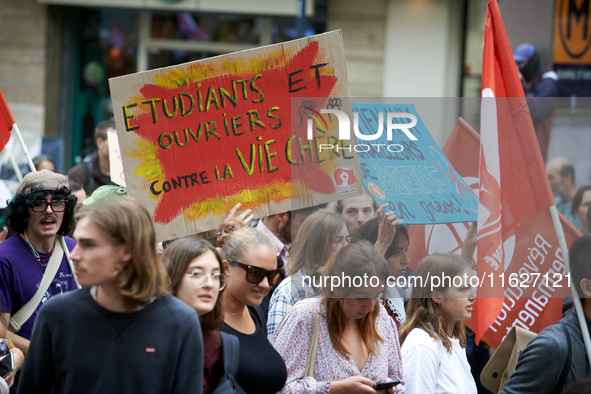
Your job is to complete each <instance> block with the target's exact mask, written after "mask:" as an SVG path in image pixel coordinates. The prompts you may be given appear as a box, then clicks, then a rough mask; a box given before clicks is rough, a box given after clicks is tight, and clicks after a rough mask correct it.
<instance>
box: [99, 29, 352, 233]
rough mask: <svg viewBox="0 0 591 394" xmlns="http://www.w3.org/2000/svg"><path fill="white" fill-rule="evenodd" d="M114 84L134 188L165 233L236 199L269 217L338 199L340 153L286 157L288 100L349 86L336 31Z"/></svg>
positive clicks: (221, 211) (338, 92)
mask: <svg viewBox="0 0 591 394" xmlns="http://www.w3.org/2000/svg"><path fill="white" fill-rule="evenodd" d="M109 83H110V88H111V94H112V100H113V108H114V112H115V121H116V123H117V130H118V135H119V144H120V146H121V153H122V158H123V168H124V173H125V181H126V184H127V188H128V192H129V193H130V194H131V195H132V196H134V197H136V198H137V199H139V200H140V202H141V203H142V204H143V205H144V206H146V207H147V208H148V209H149V210H150V211H151V212H153V218H154V221H155V223H156V225H157V232H158V238H159V239H160V240H163V239H169V238H175V237H178V236H182V235H187V234H194V233H198V232H201V231H205V230H209V229H212V228H215V227H217V226H218V225H219V223H220V222H221V220H222V217H223V216H225V214H226V213H227V211H228V210H229V209H230V208H231V207H232V206H233V205H234V204H236V203H238V202H240V203H242V208H243V209H246V208H251V209H253V211H254V214H255V216H256V217H262V216H266V215H269V214H274V213H279V212H285V211H288V210H291V209H297V208H303V207H306V206H311V205H315V204H319V203H322V202H329V201H334V200H336V199H338V198H339V196H338V194H337V193H336V192H337V190H336V186H335V185H334V183H333V182H331V181H330V175H329V174H330V173H331V171H332V170H333V169H334V168H337V167H340V166H342V161H343V158H342V157H337V156H335V157H332V158H331V159H330V160H329V162H323V163H322V164H320V163H318V162H312V161H305V162H298V163H294V162H293V161H290V160H289V159H290V155H291V147H290V145H289V144H291V143H293V142H294V138H292V137H293V134H292V130H291V124H292V121H291V117H292V114H291V99H292V98H294V97H309V96H313V97H324V98H326V100H328V98H329V97H343V96H347V95H348V85H347V74H346V70H345V64H344V53H343V43H342V37H341V34H340V32H339V31H335V32H330V33H326V34H321V35H316V36H312V37H308V38H305V39H300V40H295V41H290V42H286V43H283V44H277V45H270V46H266V47H261V48H257V49H253V50H248V51H242V52H237V53H234V54H229V55H224V56H218V57H213V58H209V59H204V60H200V61H196V62H191V63H186V64H181V65H178V66H174V67H167V68H162V69H157V70H152V71H147V72H142V73H137V74H132V75H128V76H123V77H119V78H112V79H110V80H109ZM301 132H303V133H305V130H304V129H302V130H301ZM297 138H299V139H300V140H305V138H306V136H305V134H304V135H301V136H296V137H295V139H297ZM351 162H353V163H352V164H350V163H351ZM354 162H355V160H349V163H348V164H347V165H348V166H351V167H353V168H356V169H357V171H359V167H358V163H357V164H356V163H354ZM298 174H305V176H300V177H298ZM294 176H296V179H294V178H293V177H294ZM319 178H320V179H321V181H319V180H318V179H319ZM322 179H326V180H328V181H323V180H322ZM357 189H360V188H359V187H357ZM359 192H360V190H356V191H353V192H352V193H353V194H354V195H355V193H359Z"/></svg>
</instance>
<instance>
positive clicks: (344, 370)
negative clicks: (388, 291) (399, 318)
mask: <svg viewBox="0 0 591 394" xmlns="http://www.w3.org/2000/svg"><path fill="white" fill-rule="evenodd" d="M310 302H311V303H312V304H313V305H314V306H315V307H316V310H317V311H318V312H319V314H320V330H319V334H318V347H317V352H316V362H315V364H314V376H313V377H312V376H308V377H304V374H305V371H306V360H307V357H308V349H309V347H310V341H311V338H312V332H313V330H314V323H315V314H314V311H313V310H312V308H311V306H310V305H309V304H308V303H310ZM376 324H377V329H378V333H379V334H380V336H381V337H382V339H383V341H382V342H380V343H379V344H378V346H377V348H378V351H379V353H378V354H377V355H375V356H374V355H372V354H370V355H369V358H368V359H367V361H366V363H365V366H364V367H363V369H362V370H361V371H360V370H359V368H358V367H357V365H356V364H355V362H354V361H353V360H352V359H351V358H350V357H344V356H343V355H342V354H340V353H339V352H338V351H337V350H336V349H335V348H334V347H333V345H332V342H331V340H330V335H329V333H328V322H327V320H326V312H325V309H324V306H323V304H322V299H321V298H312V299H308V300H304V301H300V302H298V303H296V304H295V305H294V306H293V308H292V309H291V310H290V311H289V313H288V314H287V315H286V316H285V318H284V319H283V320H282V321H281V324H280V325H279V328H278V329H277V330H276V331H275V333H274V334H273V338H272V340H271V343H272V344H273V346H275V348H276V349H277V351H278V352H279V354H280V355H281V357H282V358H283V360H284V361H285V366H286V367H287V382H286V383H285V386H284V387H283V390H282V391H281V393H329V392H330V382H334V381H338V380H343V379H346V378H349V377H351V376H364V377H367V378H369V379H371V380H373V381H374V382H378V381H381V380H382V379H384V378H386V377H389V378H391V379H393V380H400V381H401V382H402V361H401V356H400V343H399V341H398V331H397V329H396V324H395V323H394V320H393V319H392V318H390V316H388V314H387V313H386V310H385V309H384V307H383V306H382V305H380V313H379V315H378V319H377V322H376ZM398 387H399V389H398V390H397V393H405V392H406V389H405V388H404V384H401V385H399V386H398Z"/></svg>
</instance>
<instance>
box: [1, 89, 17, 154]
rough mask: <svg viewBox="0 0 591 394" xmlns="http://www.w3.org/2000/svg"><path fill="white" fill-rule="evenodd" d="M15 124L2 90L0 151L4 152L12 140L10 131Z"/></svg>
mask: <svg viewBox="0 0 591 394" xmlns="http://www.w3.org/2000/svg"><path fill="white" fill-rule="evenodd" d="M14 123H15V122H14V119H13V117H12V113H10V108H8V104H6V100H5V99H4V94H3V93H2V90H0V151H2V149H4V146H5V145H6V144H7V143H8V140H9V139H10V131H11V130H12V125H13V124H14Z"/></svg>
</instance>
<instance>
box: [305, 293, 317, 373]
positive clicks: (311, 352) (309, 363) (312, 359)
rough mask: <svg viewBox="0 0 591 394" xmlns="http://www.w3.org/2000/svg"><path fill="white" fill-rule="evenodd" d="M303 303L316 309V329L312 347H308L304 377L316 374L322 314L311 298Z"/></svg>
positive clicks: (313, 334)
mask: <svg viewBox="0 0 591 394" xmlns="http://www.w3.org/2000/svg"><path fill="white" fill-rule="evenodd" d="M300 302H301V303H302V304H306V305H308V306H309V307H310V308H312V311H314V329H313V330H312V337H311V338H310V347H309V348H308V357H307V358H306V371H305V372H304V377H306V376H312V377H313V376H314V366H315V365H316V351H317V349H318V336H319V333H320V314H319V313H318V309H316V306H314V304H313V303H312V301H310V300H303V301H300Z"/></svg>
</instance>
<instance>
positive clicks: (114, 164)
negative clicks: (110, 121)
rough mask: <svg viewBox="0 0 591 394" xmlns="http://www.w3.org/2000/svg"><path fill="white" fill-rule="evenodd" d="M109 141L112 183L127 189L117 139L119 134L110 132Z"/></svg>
mask: <svg viewBox="0 0 591 394" xmlns="http://www.w3.org/2000/svg"><path fill="white" fill-rule="evenodd" d="M107 141H108V142H109V170H110V171H111V181H113V183H114V184H116V185H119V186H122V187H125V175H124V174H123V163H122V161H121V160H122V159H121V149H120V148H119V138H117V133H116V132H115V131H111V130H108V131H107Z"/></svg>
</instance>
